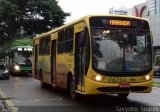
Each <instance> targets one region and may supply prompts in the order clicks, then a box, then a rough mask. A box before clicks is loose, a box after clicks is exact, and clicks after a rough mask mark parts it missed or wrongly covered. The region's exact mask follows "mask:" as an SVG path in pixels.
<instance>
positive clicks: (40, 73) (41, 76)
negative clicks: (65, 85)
mask: <svg viewBox="0 0 160 112" xmlns="http://www.w3.org/2000/svg"><path fill="white" fill-rule="evenodd" d="M39 75H40V86H41V88H45V86H46V84H45V83H44V82H43V74H42V70H39Z"/></svg>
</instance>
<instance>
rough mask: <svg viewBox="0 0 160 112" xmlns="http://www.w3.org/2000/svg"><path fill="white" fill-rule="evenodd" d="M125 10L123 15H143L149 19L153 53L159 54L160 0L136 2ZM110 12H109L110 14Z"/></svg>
mask: <svg viewBox="0 0 160 112" xmlns="http://www.w3.org/2000/svg"><path fill="white" fill-rule="evenodd" d="M112 9H113V8H112ZM125 11H126V12H127V13H126V14H125V15H132V16H136V17H143V18H147V19H148V20H149V22H150V26H151V31H152V35H153V50H154V53H155V54H160V0H146V2H144V3H141V4H137V5H135V6H134V7H133V8H130V9H127V8H125ZM111 12H112V11H110V12H109V13H110V14H111ZM113 12H114V10H113ZM112 14H116V13H112ZM119 14H120V13H119Z"/></svg>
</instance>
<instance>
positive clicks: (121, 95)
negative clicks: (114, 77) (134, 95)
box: [118, 93, 129, 99]
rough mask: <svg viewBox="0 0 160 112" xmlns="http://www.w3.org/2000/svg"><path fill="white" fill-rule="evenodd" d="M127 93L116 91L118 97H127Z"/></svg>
mask: <svg viewBox="0 0 160 112" xmlns="http://www.w3.org/2000/svg"><path fill="white" fill-rule="evenodd" d="M128 95H129V93H118V97H119V98H120V99H127V97H128Z"/></svg>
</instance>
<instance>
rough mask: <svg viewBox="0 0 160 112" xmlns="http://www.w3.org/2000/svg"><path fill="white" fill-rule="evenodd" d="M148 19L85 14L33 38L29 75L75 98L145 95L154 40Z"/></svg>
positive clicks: (150, 88) (150, 80)
mask: <svg viewBox="0 0 160 112" xmlns="http://www.w3.org/2000/svg"><path fill="white" fill-rule="evenodd" d="M151 37H152V36H151V33H150V26H149V22H148V21H147V20H146V19H142V18H137V17H130V16H118V15H89V16H85V17H83V18H81V19H79V20H77V21H74V22H72V23H70V24H67V25H63V26H61V27H59V28H56V29H54V30H52V31H49V32H46V33H43V34H41V35H39V36H37V37H35V38H34V39H33V71H32V72H33V75H34V78H35V79H38V80H40V84H41V86H42V87H44V86H45V85H46V84H50V85H52V86H55V87H60V88H64V89H68V90H69V92H70V95H71V97H72V98H76V97H77V96H78V95H79V94H83V95H91V94H92V95H93V94H118V96H119V97H120V98H127V96H128V95H129V93H132V92H136V93H149V92H151V90H152V81H153V66H152V38H151Z"/></svg>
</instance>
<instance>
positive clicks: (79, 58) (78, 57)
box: [74, 32, 85, 91]
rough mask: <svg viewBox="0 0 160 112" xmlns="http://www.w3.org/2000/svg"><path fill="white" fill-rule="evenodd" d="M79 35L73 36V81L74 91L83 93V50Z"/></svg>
mask: <svg viewBox="0 0 160 112" xmlns="http://www.w3.org/2000/svg"><path fill="white" fill-rule="evenodd" d="M81 33H83V32H79V33H76V35H75V61H74V62H75V81H76V89H77V90H80V91H84V75H85V61H84V54H85V50H84V47H83V46H82V43H81V39H80V38H81Z"/></svg>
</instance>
